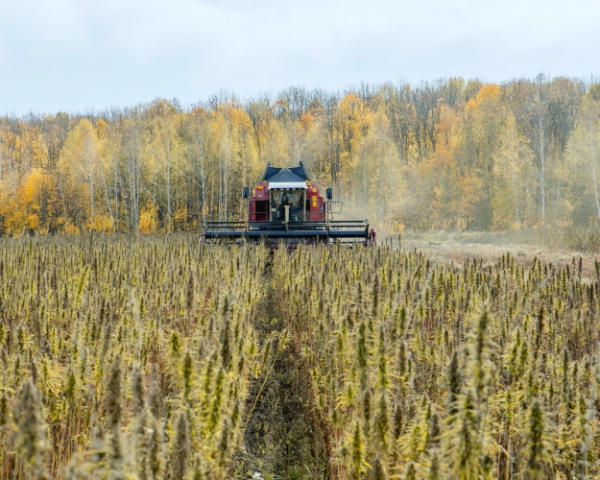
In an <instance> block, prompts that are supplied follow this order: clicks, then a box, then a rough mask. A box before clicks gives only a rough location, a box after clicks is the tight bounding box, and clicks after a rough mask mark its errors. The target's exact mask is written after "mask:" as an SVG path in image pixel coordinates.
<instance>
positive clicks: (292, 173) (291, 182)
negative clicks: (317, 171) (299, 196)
mask: <svg viewBox="0 0 600 480" xmlns="http://www.w3.org/2000/svg"><path fill="white" fill-rule="evenodd" d="M307 180H308V175H307V174H306V170H305V169H304V165H302V163H301V164H300V166H299V167H292V168H277V167H271V166H270V165H269V166H268V167H267V169H266V170H265V173H264V175H263V178H262V181H263V182H269V190H272V189H279V188H306V181H307Z"/></svg>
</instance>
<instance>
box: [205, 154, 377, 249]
mask: <svg viewBox="0 0 600 480" xmlns="http://www.w3.org/2000/svg"><path fill="white" fill-rule="evenodd" d="M243 198H244V199H245V200H248V219H247V221H245V222H207V225H206V227H207V228H206V231H205V232H204V239H205V241H206V242H208V243H243V242H254V243H256V242H262V241H264V242H266V243H268V244H269V245H271V246H277V245H278V244H279V243H281V242H283V243H284V244H286V245H287V246H288V247H294V246H295V245H297V244H299V243H304V244H332V243H336V242H341V243H343V244H348V245H356V244H362V245H367V244H368V243H369V239H370V237H369V234H370V232H369V223H368V221H367V220H334V219H333V209H332V207H333V206H334V205H335V204H336V202H333V193H332V190H331V188H328V189H327V190H326V191H325V198H323V196H322V194H321V193H320V191H319V187H318V186H317V185H316V184H314V183H311V181H310V180H309V178H308V175H307V174H306V170H305V169H304V165H303V164H302V162H300V166H299V167H294V168H276V167H271V166H270V164H269V165H267V168H266V170H265V173H264V174H263V177H262V180H261V182H260V184H259V185H258V186H257V187H256V188H255V189H254V192H253V194H252V196H250V190H249V189H248V187H244V191H243ZM371 235H373V234H371Z"/></svg>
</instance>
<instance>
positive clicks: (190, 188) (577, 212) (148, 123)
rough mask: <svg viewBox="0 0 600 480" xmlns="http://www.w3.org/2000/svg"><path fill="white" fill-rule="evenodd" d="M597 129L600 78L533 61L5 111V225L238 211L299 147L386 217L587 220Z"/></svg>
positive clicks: (346, 194)
mask: <svg viewBox="0 0 600 480" xmlns="http://www.w3.org/2000/svg"><path fill="white" fill-rule="evenodd" d="M599 138H600V84H598V83H594V82H586V81H583V80H581V79H573V78H563V77H558V78H547V77H545V76H543V75H540V76H538V77H537V78H535V79H518V80H511V81H508V82H506V83H503V84H486V83H482V82H480V81H478V80H469V81H466V80H464V79H462V78H451V79H448V80H439V81H435V82H426V83H422V84H420V85H417V86H412V85H410V84H398V85H396V84H391V83H388V84H384V85H380V86H372V85H361V86H360V87H357V88H353V89H349V90H347V91H345V92H343V93H340V92H337V93H335V92H326V91H323V90H318V89H317V90H312V91H309V90H306V89H303V88H289V89H287V90H284V91H283V92H281V93H280V94H278V95H276V96H269V95H263V96H259V97H257V98H253V99H250V100H247V101H241V100H240V99H238V98H236V97H235V96H228V95H221V96H215V97H212V98H210V99H209V100H207V101H206V102H202V103H199V104H195V105H192V106H190V107H189V108H187V107H183V106H182V105H181V104H180V103H179V102H178V101H177V100H173V101H168V100H164V99H157V100H155V101H153V102H151V103H149V104H141V105H138V106H136V107H134V108H125V109H112V110H110V111H106V112H101V113H89V114H85V115H84V114H68V113H64V112H61V113H58V114H56V115H34V114H29V115H25V116H22V117H15V116H4V117H0V235H14V236H17V235H22V234H25V233H30V234H31V233H40V234H44V233H53V232H64V233H78V232H79V233H81V232H84V231H88V230H91V229H93V230H96V231H103V232H140V233H152V232H156V231H162V232H174V231H201V230H202V228H203V226H204V225H205V223H206V222H207V221H209V220H226V219H230V220H239V219H243V218H245V203H244V201H243V200H242V198H241V190H242V187H244V186H253V185H255V184H256V183H257V182H258V181H259V180H260V175H261V173H262V172H263V170H264V168H265V166H266V165H267V162H271V164H272V165H276V166H294V165H297V164H298V162H300V161H302V162H303V163H304V164H305V166H306V167H307V170H308V172H309V175H310V176H311V178H312V180H313V181H315V182H317V183H319V184H321V185H322V186H331V187H333V188H334V192H335V198H336V199H337V200H339V201H341V202H343V203H344V209H345V210H344V214H345V215H348V216H352V217H368V218H369V219H370V220H371V221H372V222H374V223H375V224H377V225H379V226H380V227H381V228H383V229H385V230H389V231H401V230H403V229H404V228H408V229H414V230H434V229H445V230H461V231H462V230H496V231H500V230H503V231H504V230H509V229H522V228H537V227H558V228H567V227H571V226H584V227H586V226H589V225H591V224H594V223H596V222H598V220H599V219H600V186H599V185H598V183H599V182H600V172H599V171H598V169H599V167H600V166H599V165H598V158H597V157H598V152H599V151H600V143H599Z"/></svg>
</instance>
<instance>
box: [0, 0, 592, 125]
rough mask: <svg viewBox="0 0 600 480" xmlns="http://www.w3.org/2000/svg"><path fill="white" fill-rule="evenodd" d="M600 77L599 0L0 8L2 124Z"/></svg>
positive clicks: (194, 0)
mask: <svg viewBox="0 0 600 480" xmlns="http://www.w3.org/2000/svg"><path fill="white" fill-rule="evenodd" d="M538 73H545V74H547V75H550V76H562V75H565V76H578V77H582V78H586V79H589V78H590V76H591V75H596V76H598V75H599V74H600V1H599V0H569V1H566V0H560V1H558V0H535V1H533V0H493V1H488V0H319V1H317V0H302V1H298V0H94V1H88V0H0V114H2V113H12V114H17V115H21V114H24V113H27V112H29V111H34V112H36V113H55V112H57V111H60V110H62V111H70V112H76V111H79V112H83V111H89V110H91V109H95V110H103V109H105V108H108V107H111V106H117V107H124V106H133V105H136V104H138V103H140V102H147V101H151V100H153V99H155V98H157V97H161V98H168V99H171V98H175V97H176V98H179V99H180V101H181V102H182V104H183V105H184V106H188V105H189V104H191V103H194V102H198V101H202V100H206V99H207V98H208V97H209V96H210V95H212V94H214V93H217V92H219V91H222V90H225V91H228V92H232V93H235V94H236V95H237V96H239V97H241V98H248V97H251V96H255V95H258V94H260V93H271V94H275V93H277V92H278V91H280V90H282V89H284V88H286V87H289V86H304V87H307V88H314V87H320V88H325V89H328V90H344V88H345V87H349V86H353V85H358V84H360V82H368V83H383V82H386V81H392V82H410V83H415V84H416V83H419V82H420V81H423V80H435V79H438V78H447V77H450V76H462V77H465V78H479V79H481V80H484V81H496V82H502V81H506V80H510V79H511V78H515V77H534V76H535V75H537V74H538Z"/></svg>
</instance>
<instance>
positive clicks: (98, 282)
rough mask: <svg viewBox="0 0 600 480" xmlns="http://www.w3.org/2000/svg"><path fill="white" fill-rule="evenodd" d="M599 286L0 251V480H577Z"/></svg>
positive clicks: (59, 247) (345, 258) (322, 263)
mask: <svg viewBox="0 0 600 480" xmlns="http://www.w3.org/2000/svg"><path fill="white" fill-rule="evenodd" d="M599 274H600V265H599V264H598V263H594V264H593V267H592V264H587V265H586V264H584V262H583V259H582V258H581V257H574V258H573V259H572V260H570V261H569V262H567V263H564V264H550V263H544V262H542V261H540V260H538V259H537V258H534V259H533V260H529V259H517V258H514V257H513V256H511V255H509V254H505V255H503V256H502V257H500V258H498V259H497V261H496V262H495V263H484V262H482V261H481V260H479V259H477V258H473V259H465V260H464V262H462V263H460V264H458V263H452V262H437V261H435V259H432V258H428V257H427V256H425V255H424V254H422V253H419V252H418V251H416V250H401V249H392V248H390V247H387V246H381V247H378V248H358V249H354V250H352V249H347V248H343V247H340V246H334V247H331V248H314V247H306V248H304V247H301V248H299V249H298V250H296V251H294V252H288V251H287V250H286V249H283V248H282V249H278V250H276V251H275V252H274V253H270V252H269V251H268V250H267V249H265V248H263V247H260V246H241V247H232V248H225V247H206V246H204V245H202V244H201V242H200V241H199V239H198V238H197V237H194V236H191V235H189V236H187V235H181V236H179V235H175V236H173V235H172V236H155V237H138V238H133V237H94V236H83V237H73V238H68V237H62V238H55V239H50V238H36V239H15V240H5V241H0V478H18V479H25V478H32V479H33V478H36V479H37V478H69V479H71V478H89V479H104V478H123V479H125V478H131V479H136V478H138V479H156V478H171V479H180V478H188V479H201V478H202V479H225V478H240V479H242V478H244V479H245V478H255V479H268V478H273V479H275V478H295V479H300V478H306V479H308V478H329V479H349V480H350V479H353V480H354V479H367V478H368V479H388V478H389V479H391V478H399V479H450V478H452V479H465V480H467V479H492V478H499V479H515V480H516V479H546V478H554V479H561V478H562V479H574V478H577V479H584V478H597V477H598V475H600V463H599V460H598V455H599V453H600V437H599V434H600V431H599V428H598V413H597V411H598V407H599V406H600V403H599V399H598V391H599V390H598V389H599V381H600V358H599V354H600V352H599V351H598V342H599V341H600V317H599V312H600V305H599V301H600V300H599V296H600V290H599V283H598V280H599Z"/></svg>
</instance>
